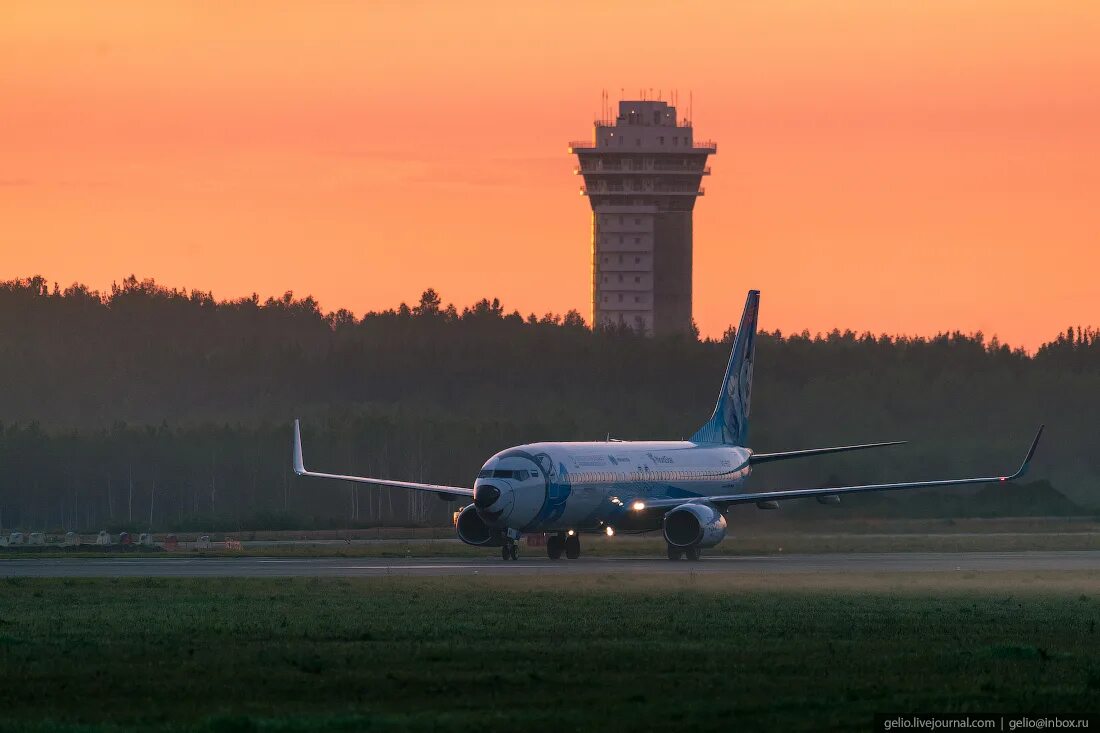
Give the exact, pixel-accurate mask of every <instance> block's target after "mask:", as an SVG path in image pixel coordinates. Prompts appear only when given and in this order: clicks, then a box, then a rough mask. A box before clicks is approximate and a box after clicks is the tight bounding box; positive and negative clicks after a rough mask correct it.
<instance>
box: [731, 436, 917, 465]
mask: <svg viewBox="0 0 1100 733" xmlns="http://www.w3.org/2000/svg"><path fill="white" fill-rule="evenodd" d="M907 442H909V441H907V440H891V441H890V442H888V443H860V444H859V445H838V446H836V447H835V448H809V449H808V450H789V451H783V452H782V453H753V454H752V455H751V456H749V463H750V464H752V465H754V466H755V465H756V464H758V463H771V462H772V461H786V460H788V459H790V458H805V457H807V456H820V455H822V454H825V453H845V452H847V451H851V450H867V449H868V448H884V447H886V446H888V445H905V444H906V443H907Z"/></svg>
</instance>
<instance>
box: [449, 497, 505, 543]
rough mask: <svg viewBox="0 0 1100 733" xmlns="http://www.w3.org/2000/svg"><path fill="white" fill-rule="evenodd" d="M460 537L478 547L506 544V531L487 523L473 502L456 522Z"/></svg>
mask: <svg viewBox="0 0 1100 733" xmlns="http://www.w3.org/2000/svg"><path fill="white" fill-rule="evenodd" d="M455 530H456V531H457V532H458V539H460V540H462V541H463V542H465V543H466V544H467V545H475V546H477V547H500V546H502V545H503V544H504V533H503V532H502V531H501V530H499V529H493V528H491V527H489V526H488V525H486V524H485V521H484V520H483V519H482V518H481V517H479V516H478V515H477V508H476V507H475V506H474V505H473V504H471V505H469V506H468V507H466V508H465V509H463V510H462V511H461V512H460V513H459V515H458V521H457V522H455Z"/></svg>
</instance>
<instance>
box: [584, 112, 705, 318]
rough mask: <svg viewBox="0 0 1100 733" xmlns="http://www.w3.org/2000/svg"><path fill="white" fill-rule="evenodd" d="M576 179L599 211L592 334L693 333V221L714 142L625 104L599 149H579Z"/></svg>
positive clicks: (598, 130) (603, 125)
mask: <svg viewBox="0 0 1100 733" xmlns="http://www.w3.org/2000/svg"><path fill="white" fill-rule="evenodd" d="M569 152H571V153H574V154H575V155H576V156H577V160H578V162H579V166H578V167H577V168H576V169H575V170H574V173H576V174H577V175H580V176H583V177H584V186H583V187H582V188H581V195H583V196H587V197H588V201H589V203H591V204H592V325H593V327H596V328H599V327H601V326H608V325H616V324H625V325H628V326H630V327H632V328H635V329H637V330H639V331H641V332H644V333H646V334H647V335H651V336H653V335H657V336H664V335H668V334H672V333H685V332H687V331H689V330H690V329H691V267H692V265H691V262H692V222H691V212H692V210H693V209H694V208H695V200H696V198H698V197H699V196H702V195H703V193H704V190H703V188H701V187H700V185H699V184H700V182H701V181H702V178H703V176H706V175H710V168H708V167H707V164H706V163H707V156H708V155H711V154H714V153H717V152H718V146H717V145H716V144H715V143H712V142H695V140H694V137H693V135H692V127H691V122H690V121H686V122H680V121H678V120H677V119H676V108H675V107H671V106H669V105H668V104H667V103H666V102H658V101H621V102H619V115H618V117H616V118H615V120H614V121H610V120H597V121H596V123H595V140H594V141H591V142H588V141H581V142H573V143H570V144H569Z"/></svg>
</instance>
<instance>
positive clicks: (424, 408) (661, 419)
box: [0, 276, 1100, 529]
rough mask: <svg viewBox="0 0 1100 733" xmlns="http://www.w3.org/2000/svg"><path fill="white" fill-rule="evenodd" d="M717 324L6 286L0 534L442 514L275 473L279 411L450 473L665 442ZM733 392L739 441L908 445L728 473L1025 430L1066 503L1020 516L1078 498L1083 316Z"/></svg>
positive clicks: (699, 376) (321, 431) (773, 477)
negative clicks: (701, 326) (748, 419)
mask: <svg viewBox="0 0 1100 733" xmlns="http://www.w3.org/2000/svg"><path fill="white" fill-rule="evenodd" d="M737 315H738V314H736V313H732V314H731V319H734V318H736V317H737ZM1084 315H1085V316H1087V315H1089V314H1084ZM731 336H732V331H731V332H729V333H727V334H726V338H725V339H723V340H698V339H695V338H691V337H680V338H668V339H656V340H654V339H646V338H642V337H639V336H638V335H636V334H634V333H633V332H631V331H629V330H622V331H614V330H613V331H600V332H592V331H590V330H588V329H587V328H586V326H585V323H584V319H583V318H582V317H581V316H580V315H579V314H578V313H576V312H575V311H571V312H570V313H568V314H566V315H565V316H564V317H560V316H556V315H551V314H547V315H544V316H535V315H528V316H523V315H521V314H519V313H517V312H514V311H511V312H510V311H507V310H506V309H505V308H504V306H503V305H502V304H501V303H499V302H498V301H497V300H495V299H491V300H490V299H484V300H481V301H479V302H478V303H475V304H474V305H472V306H469V307H465V308H463V309H462V310H459V309H457V308H456V307H455V306H453V305H444V304H443V301H442V299H441V298H440V296H439V295H438V294H437V293H436V292H435V291H433V290H430V289H429V290H427V291H425V293H424V295H423V296H422V298H421V300H420V302H419V303H417V304H416V305H414V306H408V305H405V304H401V305H400V306H399V307H398V308H396V309H392V310H387V311H383V312H380V313H373V312H372V313H368V314H366V315H365V316H363V317H362V318H357V317H356V316H354V315H353V314H352V313H350V312H349V311H346V310H338V311H335V312H329V313H326V312H323V311H322V310H321V309H320V307H319V305H318V303H317V302H316V301H315V300H314V299H313V298H311V297H305V298H295V297H294V296H293V295H292V294H291V293H286V294H285V295H284V296H282V297H280V298H268V299H266V300H261V299H260V298H259V297H257V296H255V295H253V296H252V297H250V298H243V299H237V300H223V301H219V300H217V299H215V298H214V296H213V295H212V294H211V293H208V292H203V291H198V290H192V291H188V290H177V289H168V288H164V287H162V286H159V285H157V284H156V283H155V282H153V281H151V280H138V279H136V278H134V277H132V276H131V277H129V278H127V279H125V280H123V281H122V282H121V283H120V284H116V285H115V286H113V287H112V288H111V291H110V292H108V293H98V292H95V291H92V290H90V289H88V288H87V287H85V286H83V285H73V286H70V287H69V288H66V289H63V290H62V289H59V288H57V286H55V285H50V284H49V283H48V282H47V281H46V280H44V279H43V278H41V277H35V278H29V279H20V280H12V281H7V282H4V283H0V384H2V385H4V388H3V389H0V421H2V425H0V467H2V470H0V526H3V527H11V526H19V527H22V528H61V527H64V528H81V529H92V528H97V527H99V526H100V525H111V526H122V525H129V526H133V527H138V526H141V527H144V526H154V527H157V528H165V527H190V526H193V527H195V528H200V527H205V528H213V527H215V526H218V525H225V526H232V527H238V526H249V525H256V524H267V525H280V524H281V525H286V526H290V525H301V524H303V523H305V524H308V523H318V524H325V523H327V524H335V525H339V526H346V525H351V524H369V523H374V522H383V521H384V522H387V523H394V524H396V523H407V522H441V521H446V519H447V518H448V517H449V512H450V510H451V509H452V508H453V505H448V504H445V503H443V502H440V501H439V500H437V499H435V498H434V497H423V496H419V495H413V496H409V495H408V494H406V493H404V492H398V491H390V490H380V489H373V488H364V487H359V488H358V489H355V488H353V487H350V486H341V485H339V484H335V485H334V484H332V483H318V482H315V481H311V480H303V479H299V478H297V477H294V476H293V475H292V474H291V472H290V470H289V423H290V421H291V419H292V418H294V417H301V418H302V419H303V424H304V426H305V435H304V438H305V443H306V457H307V461H308V462H309V463H310V464H311V465H312V466H313V467H316V468H319V469H324V470H331V471H334V472H347V473H364V474H372V475H379V476H392V477H399V478H408V479H413V480H424V481H431V482H436V483H445V484H455V485H469V484H470V483H471V481H472V477H473V476H474V475H475V474H476V472H477V469H478V468H479V467H480V465H481V463H482V462H483V461H484V460H485V459H486V458H487V457H488V456H490V455H491V454H492V453H494V452H496V451H498V450H500V449H502V448H505V447H507V446H510V445H515V444H518V443H523V442H527V441H534V440H592V439H602V438H605V437H607V436H608V435H610V436H612V437H618V438H624V439H630V438H660V437H664V438H673V439H676V438H681V437H684V436H687V435H690V434H691V433H692V432H693V431H694V430H695V428H697V427H698V425H699V424H701V423H702V422H703V421H704V420H705V419H706V417H707V416H708V415H709V414H710V411H711V410H712V409H713V403H714V399H715V397H716V394H717V390H718V384H719V381H720V379H721V376H722V373H723V371H724V368H725V362H726V359H727V358H728V353H729V345H728V341H729V339H730V337H731ZM753 386H754V390H753V408H754V409H753V413H752V420H753V422H752V430H751V436H752V438H751V444H752V447H753V448H755V449H756V450H760V451H769V450H781V449H792V448H801V447H812V446H822V445H834V444H843V443H848V442H864V441H869V440H889V439H909V440H913V441H915V442H916V444H915V445H909V446H903V447H899V448H891V449H885V450H881V451H874V452H868V453H863V454H858V455H851V456H840V457H832V458H821V459H807V460H804V461H797V462H791V463H786V464H782V465H780V464H771V465H768V466H766V467H761V468H760V469H758V471H757V472H756V473H755V474H754V476H753V478H752V483H751V485H752V486H756V487H772V488H783V487H787V486H799V485H818V484H820V483H823V482H824V481H828V482H853V481H864V480H891V479H898V478H923V477H928V478H939V477H947V476H951V475H954V474H960V475H971V474H974V473H986V472H988V473H1001V472H1003V471H1007V470H1013V469H1014V468H1015V467H1016V465H1017V464H1018V463H1019V461H1020V459H1021V458H1022V455H1023V452H1024V450H1025V449H1026V446H1027V442H1028V440H1029V439H1030V437H1031V436H1032V435H1033V433H1034V430H1035V428H1036V427H1037V425H1038V424H1039V423H1040V422H1046V423H1047V424H1048V429H1047V433H1046V435H1045V437H1044V442H1043V444H1042V445H1041V447H1040V450H1039V454H1038V457H1037V459H1036V461H1035V463H1034V466H1033V471H1034V473H1033V474H1032V476H1031V477H1029V478H1034V479H1045V480H1049V482H1050V483H1051V484H1053V486H1054V487H1055V488H1056V489H1057V490H1058V491H1060V492H1061V493H1062V494H1064V495H1065V496H1066V497H1068V499H1069V500H1068V501H1065V500H1062V499H1061V498H1060V497H1058V495H1057V493H1055V492H1053V491H1050V490H1049V487H1048V488H1047V489H1046V490H1042V491H1040V493H1041V494H1042V495H1043V496H1045V497H1047V498H1049V499H1050V501H1049V502H1047V503H1046V504H1042V502H1040V504H1041V505H1040V506H1037V507H1032V508H1031V509H1028V508H1026V505H1027V501H1028V499H1026V498H1024V499H1022V500H1021V501H1023V504H1022V505H1020V508H1019V511H1023V512H1033V511H1040V510H1042V509H1043V507H1046V508H1047V509H1048V510H1049V511H1053V512H1069V511H1073V510H1075V508H1074V507H1073V502H1075V503H1076V504H1077V505H1079V506H1084V507H1086V508H1087V509H1090V510H1095V509H1096V508H1097V507H1100V480H1098V479H1100V451H1098V450H1097V449H1096V447H1097V438H1096V416H1097V415H1098V414H1100V333H1097V332H1096V331H1094V330H1091V329H1080V328H1077V327H1073V328H1067V329H1066V330H1065V331H1064V332H1063V333H1061V334H1057V335H1055V336H1054V338H1053V339H1052V340H1051V341H1050V342H1049V343H1047V344H1044V345H1043V346H1042V347H1041V348H1040V349H1038V351H1037V352H1036V353H1035V354H1034V355H1028V354H1026V353H1024V352H1023V351H1021V350H1018V349H1012V348H1010V347H1008V346H1006V345H1004V344H1000V343H999V342H998V341H997V340H996V339H992V340H988V341H987V340H986V339H985V338H984V337H983V335H982V334H969V335H968V334H961V333H950V334H941V335H939V336H936V337H933V338H927V339H926V338H908V337H891V336H873V335H870V334H855V333H852V332H839V331H833V332H832V333H828V334H819V335H811V334H809V333H802V334H793V335H784V334H780V333H778V332H776V333H771V334H762V335H761V337H760V338H759V340H758V346H757V361H756V371H755V378H754V385H753ZM986 496H987V495H986V494H983V495H982V497H986ZM1044 501H1045V500H1044ZM1060 502H1061V503H1060ZM1017 503H1019V502H1017ZM981 506H983V507H985V509H983V511H991V510H990V507H994V509H993V510H995V507H996V506H997V501H996V496H994V497H993V498H992V499H990V500H989V501H988V502H985V501H984V499H983V503H982V504H981ZM939 508H942V509H944V511H949V512H956V511H966V510H965V508H964V507H962V506H960V505H959V504H958V503H957V502H955V501H954V500H952V499H947V498H946V497H945V496H944V495H943V494H937V493H934V492H933V493H931V494H928V493H926V492H925V493H924V494H923V496H914V497H905V498H900V497H889V498H884V497H879V498H873V497H866V498H861V499H852V500H851V501H850V502H849V501H847V500H846V502H845V505H844V508H842V509H840V510H830V511H831V512H833V513H835V512H837V511H848V512H861V511H862V512H867V513H876V512H877V513H898V512H902V513H905V512H909V513H925V514H927V513H928V512H936V511H938V509H939ZM795 511H799V510H797V509H796V510H795ZM805 511H808V512H818V509H816V508H811V509H807V510H805ZM818 515H819V514H814V516H818ZM830 515H832V514H830Z"/></svg>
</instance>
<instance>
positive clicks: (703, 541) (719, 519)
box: [665, 504, 726, 548]
mask: <svg viewBox="0 0 1100 733" xmlns="http://www.w3.org/2000/svg"><path fill="white" fill-rule="evenodd" d="M725 536H726V518H725V517H724V516H722V512H720V511H718V509H717V507H715V506H713V505H712V504H681V505H680V506H678V507H676V508H675V509H673V510H672V511H670V512H669V513H668V514H666V515H665V540H667V541H668V544H670V545H672V546H673V547H701V548H706V547H714V546H715V545H717V544H718V543H719V542H721V541H722V538H723V537H725Z"/></svg>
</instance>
